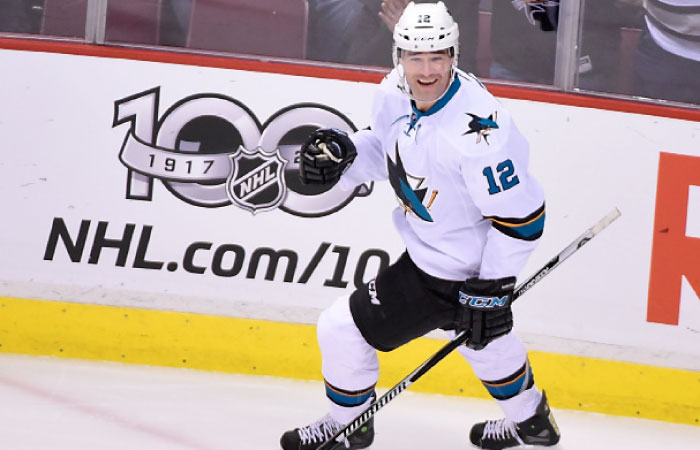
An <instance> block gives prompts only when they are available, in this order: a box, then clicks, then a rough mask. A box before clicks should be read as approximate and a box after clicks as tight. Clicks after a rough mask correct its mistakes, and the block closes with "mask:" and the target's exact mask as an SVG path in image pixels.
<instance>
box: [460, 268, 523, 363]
mask: <svg viewBox="0 0 700 450" xmlns="http://www.w3.org/2000/svg"><path fill="white" fill-rule="evenodd" d="M514 289H515V277H506V278H499V279H496V280H481V279H479V278H469V279H468V280H467V281H465V282H464V283H462V287H461V288H460V290H459V307H458V312H457V317H456V318H455V329H456V331H457V332H458V333H459V332H461V331H462V330H471V337H470V338H469V341H467V346H468V347H469V348H472V349H474V350H481V349H482V348H484V347H486V345H487V344H488V343H489V342H491V341H493V340H494V339H496V338H499V337H501V336H503V335H506V334H508V333H509V332H510V330H512V329H513V313H512V311H511V310H510V303H511V301H512V300H513V290H514Z"/></svg>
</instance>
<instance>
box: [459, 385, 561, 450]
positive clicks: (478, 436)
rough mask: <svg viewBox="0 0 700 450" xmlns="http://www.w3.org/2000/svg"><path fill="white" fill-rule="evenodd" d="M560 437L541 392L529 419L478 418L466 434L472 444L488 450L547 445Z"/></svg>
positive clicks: (552, 443)
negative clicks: (535, 408)
mask: <svg viewBox="0 0 700 450" xmlns="http://www.w3.org/2000/svg"><path fill="white" fill-rule="evenodd" d="M559 437H560V433H559V428H558V427H557V423H556V422H555V421H554V416H553V415H552V411H551V410H550V409H549V405H548V404H547V397H546V396H545V394H544V392H542V400H540V404H539V405H537V410H536V412H535V415H534V416H532V417H530V418H529V419H526V420H523V421H522V422H519V423H515V422H512V421H510V420H508V419H500V420H488V421H486V422H479V423H477V424H476V425H474V426H473V427H472V431H471V433H470V434H469V440H471V441H472V444H474V445H475V446H477V447H479V448H485V449H489V450H500V449H503V448H508V447H515V446H517V445H542V446H550V445H554V444H556V443H557V442H559Z"/></svg>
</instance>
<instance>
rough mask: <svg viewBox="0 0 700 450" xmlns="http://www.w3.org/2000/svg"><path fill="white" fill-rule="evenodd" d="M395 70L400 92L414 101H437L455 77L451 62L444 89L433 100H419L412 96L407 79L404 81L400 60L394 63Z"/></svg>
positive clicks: (404, 73)
mask: <svg viewBox="0 0 700 450" xmlns="http://www.w3.org/2000/svg"><path fill="white" fill-rule="evenodd" d="M396 72H397V73H398V75H399V84H398V88H399V90H400V91H401V92H403V93H404V94H406V95H407V96H408V98H410V99H411V100H413V101H414V102H424V103H432V102H437V101H438V100H440V99H441V98H442V97H444V96H445V94H447V91H448V90H449V89H450V85H451V84H452V80H454V77H455V65H454V64H452V67H451V68H450V82H449V83H447V86H446V87H445V90H444V91H443V92H442V94H440V95H438V96H437V98H435V99H434V100H419V99H417V98H415V97H414V96H413V93H412V92H411V87H410V86H409V85H408V81H406V72H405V70H404V68H403V65H402V64H401V63H400V62H399V63H397V64H396Z"/></svg>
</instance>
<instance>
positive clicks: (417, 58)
mask: <svg viewBox="0 0 700 450" xmlns="http://www.w3.org/2000/svg"><path fill="white" fill-rule="evenodd" d="M400 62H401V65H403V68H404V73H405V74H406V82H407V83H408V87H410V88H411V93H412V94H413V98H414V99H415V100H416V102H424V103H434V102H435V101H436V100H437V99H438V98H440V96H441V95H442V94H443V93H444V92H445V91H446V90H447V86H448V85H449V83H450V69H451V68H452V57H451V56H450V55H449V54H448V53H447V52H446V51H441V52H433V53H413V52H409V51H405V52H404V54H403V55H402V56H401V59H400Z"/></svg>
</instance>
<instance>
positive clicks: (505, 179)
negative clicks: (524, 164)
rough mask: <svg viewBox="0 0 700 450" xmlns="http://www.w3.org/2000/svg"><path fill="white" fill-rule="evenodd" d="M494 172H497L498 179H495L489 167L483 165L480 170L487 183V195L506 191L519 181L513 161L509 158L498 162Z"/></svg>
mask: <svg viewBox="0 0 700 450" xmlns="http://www.w3.org/2000/svg"><path fill="white" fill-rule="evenodd" d="M496 172H497V173H498V180H496V176H495V175H494V173H493V169H492V168H491V167H485V168H484V170H483V171H482V172H481V173H483V174H484V176H485V177H486V181H488V183H489V195H493V194H498V193H499V192H502V191H507V190H508V189H510V188H512V187H513V186H515V185H516V184H518V183H520V179H518V176H517V175H515V169H514V168H513V161H511V160H510V159H506V160H505V161H502V162H500V163H499V164H498V165H497V166H496Z"/></svg>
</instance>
